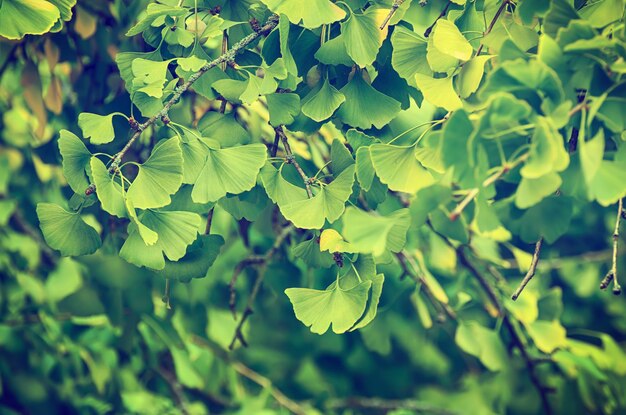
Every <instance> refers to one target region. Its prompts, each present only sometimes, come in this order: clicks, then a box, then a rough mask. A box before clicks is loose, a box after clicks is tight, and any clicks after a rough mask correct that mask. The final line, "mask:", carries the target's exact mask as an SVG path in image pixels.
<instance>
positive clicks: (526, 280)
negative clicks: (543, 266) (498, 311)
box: [511, 238, 543, 301]
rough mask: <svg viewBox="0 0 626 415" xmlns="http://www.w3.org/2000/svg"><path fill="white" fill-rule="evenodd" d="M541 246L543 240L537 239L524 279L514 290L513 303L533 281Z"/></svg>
mask: <svg viewBox="0 0 626 415" xmlns="http://www.w3.org/2000/svg"><path fill="white" fill-rule="evenodd" d="M542 244H543V238H539V240H538V241H537V243H536V244H535V252H534V253H533V259H532V260H531V261H530V267H529V268H528V272H526V275H525V276H524V279H523V280H522V282H521V283H520V285H519V287H517V289H516V290H515V292H514V293H513V295H512V296H511V299H512V300H513V301H515V300H517V298H518V297H519V295H520V294H521V293H522V291H524V288H526V285H527V284H528V283H529V282H530V280H532V279H533V277H534V276H535V273H536V272H537V265H538V264H539V254H540V253H541V245H542Z"/></svg>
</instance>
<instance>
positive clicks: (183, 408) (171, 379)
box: [157, 368, 189, 415]
mask: <svg viewBox="0 0 626 415" xmlns="http://www.w3.org/2000/svg"><path fill="white" fill-rule="evenodd" d="M157 373H158V374H159V375H160V376H161V377H162V378H163V380H164V381H165V383H167V386H169V388H170V391H171V392H172V396H173V397H174V401H176V406H177V407H178V409H179V410H180V413H181V414H183V415H188V414H189V410H188V409H187V404H188V402H187V398H186V397H185V392H184V390H183V387H182V386H181V384H180V383H178V380H177V379H176V376H175V375H174V374H172V373H171V372H169V371H167V370H165V369H163V368H158V369H157Z"/></svg>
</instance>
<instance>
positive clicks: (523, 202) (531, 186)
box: [515, 172, 562, 209]
mask: <svg viewBox="0 0 626 415" xmlns="http://www.w3.org/2000/svg"><path fill="white" fill-rule="evenodd" d="M561 183H562V181H561V177H560V176H559V175H558V173H554V172H550V173H546V174H545V175H543V176H541V177H537V178H533V179H529V178H528V177H522V181H521V182H520V184H519V187H518V188H517V192H515V204H516V205H517V207H518V208H520V209H527V208H529V207H531V206H534V205H536V204H537V203H539V202H541V200H543V199H544V198H545V197H548V196H550V195H551V194H554V192H556V191H557V190H558V189H559V187H560V186H561Z"/></svg>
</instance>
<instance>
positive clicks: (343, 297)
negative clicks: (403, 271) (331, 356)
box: [285, 281, 372, 334]
mask: <svg viewBox="0 0 626 415" xmlns="http://www.w3.org/2000/svg"><path fill="white" fill-rule="evenodd" d="M371 285H372V282H371V281H363V282H362V283H360V284H358V285H356V286H354V287H352V288H350V289H347V290H344V289H342V288H341V284H340V283H339V284H335V286H334V287H333V288H332V289H326V290H314V289H310V288H288V289H286V290H285V294H287V296H288V297H289V301H291V304H292V305H293V311H294V313H295V314H296V318H297V319H298V320H300V321H301V322H302V323H303V324H304V325H305V326H307V327H310V328H311V332H313V333H317V334H324V333H326V331H327V330H328V328H329V327H330V326H331V324H332V330H333V332H334V333H336V334H341V333H345V332H346V331H348V330H349V329H350V328H351V327H352V326H353V325H354V324H355V323H356V322H357V321H358V319H359V318H360V317H361V316H362V315H363V312H364V311H365V306H366V305H367V298H368V292H369V289H370V287H371ZM329 288H330V287H329Z"/></svg>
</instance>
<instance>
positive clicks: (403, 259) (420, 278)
mask: <svg viewBox="0 0 626 415" xmlns="http://www.w3.org/2000/svg"><path fill="white" fill-rule="evenodd" d="M396 258H398V262H399V263H400V266H401V267H402V271H403V272H404V274H406V275H408V276H410V277H411V278H412V279H413V280H414V281H415V282H417V283H419V284H422V287H423V288H424V293H426V297H427V298H428V300H429V301H430V303H431V304H432V305H433V307H434V308H435V309H437V310H438V311H439V312H443V313H445V314H446V315H447V316H448V317H449V318H450V319H451V320H456V313H455V312H454V310H453V309H452V307H450V305H449V304H446V303H442V302H441V301H439V300H437V298H436V297H435V295H434V294H433V290H432V288H431V287H430V285H429V284H428V281H426V278H424V275H423V274H422V271H421V270H420V268H419V267H418V266H417V264H416V263H415V261H414V260H413V258H411V256H410V255H408V254H407V253H406V251H401V252H398V253H396ZM409 264H410V265H411V266H410V267H409Z"/></svg>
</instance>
